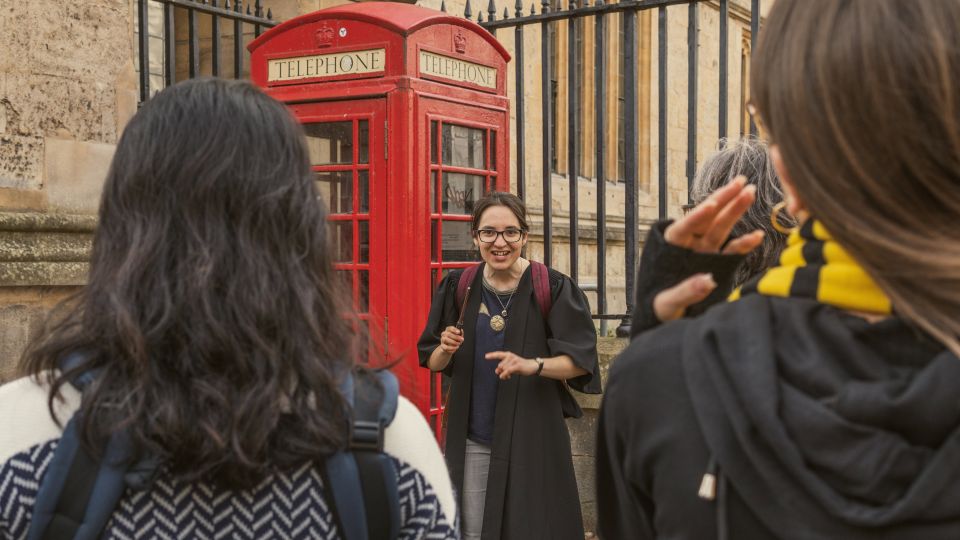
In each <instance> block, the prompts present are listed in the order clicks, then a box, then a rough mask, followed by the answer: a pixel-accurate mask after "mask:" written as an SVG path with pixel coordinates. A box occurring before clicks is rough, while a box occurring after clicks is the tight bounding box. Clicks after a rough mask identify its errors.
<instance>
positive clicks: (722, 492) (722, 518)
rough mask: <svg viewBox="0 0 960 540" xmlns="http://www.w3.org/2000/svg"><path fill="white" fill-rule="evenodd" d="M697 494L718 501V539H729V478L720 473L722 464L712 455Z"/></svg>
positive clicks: (708, 499) (705, 498)
mask: <svg viewBox="0 0 960 540" xmlns="http://www.w3.org/2000/svg"><path fill="white" fill-rule="evenodd" d="M697 495H698V496H699V497H700V498H701V499H704V500H707V501H716V503H717V540H727V539H728V538H729V536H728V531H729V527H728V526H727V479H726V477H724V476H723V475H722V474H721V473H720V466H719V465H718V464H717V460H716V458H714V457H713V455H711V456H710V460H709V461H707V472H705V473H704V474H703V479H702V480H701V481H700V489H699V490H698V491H697Z"/></svg>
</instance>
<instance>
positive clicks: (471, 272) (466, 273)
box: [457, 263, 482, 308]
mask: <svg viewBox="0 0 960 540" xmlns="http://www.w3.org/2000/svg"><path fill="white" fill-rule="evenodd" d="M481 264H482V263H481ZM479 270H480V264H475V265H473V266H468V267H466V268H464V269H463V273H462V274H460V281H458V282H457V307H458V308H459V307H460V306H462V305H463V301H464V299H465V298H466V297H467V287H469V286H470V285H472V284H473V280H474V279H475V278H476V277H477V272H478V271H479Z"/></svg>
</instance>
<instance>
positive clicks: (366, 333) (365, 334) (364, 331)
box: [358, 319, 373, 365]
mask: <svg viewBox="0 0 960 540" xmlns="http://www.w3.org/2000/svg"><path fill="white" fill-rule="evenodd" d="M359 323H360V327H359V329H358V331H359V332H360V338H361V339H362V340H363V341H366V342H367V344H368V345H373V340H372V339H370V321H368V320H366V319H360V321H359ZM368 350H369V349H368ZM360 363H361V364H362V365H366V364H369V363H370V355H369V354H367V355H365V356H362V357H361V359H360Z"/></svg>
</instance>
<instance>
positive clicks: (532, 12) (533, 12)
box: [530, 4, 537, 15]
mask: <svg viewBox="0 0 960 540" xmlns="http://www.w3.org/2000/svg"><path fill="white" fill-rule="evenodd" d="M536 14H537V4H530V15H536Z"/></svg>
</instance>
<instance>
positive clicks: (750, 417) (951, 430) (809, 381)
mask: <svg viewBox="0 0 960 540" xmlns="http://www.w3.org/2000/svg"><path fill="white" fill-rule="evenodd" d="M597 461H598V464H597V466H598V469H597V489H598V500H597V504H598V509H599V532H600V535H601V537H602V538H605V539H613V538H625V539H626V538H630V539H633V538H637V539H642V538H664V539H708V538H734V539H738V540H739V539H754V538H785V539H815V538H817V539H818V538H842V539H859V538H871V539H872V538H882V539H911V540H912V539H947V538H950V539H960V359H958V358H957V357H956V356H955V355H953V354H952V353H950V352H948V351H947V350H945V349H944V348H943V347H942V346H941V345H940V344H938V343H936V342H934V341H933V340H932V339H930V338H928V337H926V336H925V335H923V334H921V333H919V332H917V331H916V330H914V329H913V328H911V327H909V326H908V325H907V324H905V323H904V322H903V321H901V320H900V319H897V318H895V317H894V318H889V319H886V320H883V321H881V322H878V323H874V324H870V323H868V322H867V321H866V320H864V319H862V318H859V317H856V316H853V315H850V314H847V313H845V312H842V311H840V310H837V309H835V308H832V307H830V306H827V305H824V304H820V303H817V302H815V301H812V300H806V299H799V298H771V297H765V296H760V295H750V296H747V297H744V298H743V299H741V300H740V301H738V302H734V303H729V304H721V305H718V306H714V307H713V308H711V309H710V310H709V311H707V312H706V314H704V315H702V316H700V317H698V318H696V319H685V320H681V321H677V322H673V323H669V324H665V325H662V326H661V327H659V328H657V329H655V330H652V331H650V332H647V333H644V334H642V335H640V336H639V337H638V338H637V339H635V340H634V341H633V342H632V343H631V344H630V347H629V348H628V349H627V350H626V351H624V352H623V353H622V354H621V355H620V356H619V357H618V358H617V360H616V361H615V364H614V366H613V368H612V371H611V374H610V378H609V383H608V386H607V391H606V395H605V397H604V403H603V407H602V410H601V416H600V423H599V439H598V448H597ZM708 470H709V471H711V472H716V473H717V476H718V478H719V486H718V490H717V493H716V498H715V499H713V500H705V499H702V498H700V497H699V496H698V489H699V487H700V485H701V481H702V479H703V476H704V474H705V473H706V472H708Z"/></svg>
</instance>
